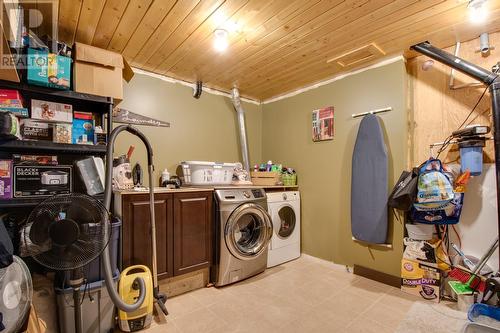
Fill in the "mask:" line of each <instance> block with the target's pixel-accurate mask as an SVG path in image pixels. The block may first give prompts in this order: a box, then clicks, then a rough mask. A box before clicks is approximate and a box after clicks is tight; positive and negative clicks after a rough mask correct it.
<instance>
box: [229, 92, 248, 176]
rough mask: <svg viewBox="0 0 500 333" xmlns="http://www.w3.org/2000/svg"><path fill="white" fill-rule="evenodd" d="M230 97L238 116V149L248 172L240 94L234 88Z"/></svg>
mask: <svg viewBox="0 0 500 333" xmlns="http://www.w3.org/2000/svg"><path fill="white" fill-rule="evenodd" d="M231 96H232V99H233V106H234V109H235V110H236V114H237V116H238V132H239V137H240V147H241V157H242V162H243V167H244V168H245V170H246V171H248V172H250V159H249V157H248V142H247V130H246V125H245V110H243V107H242V106H241V99H240V92H239V90H238V88H236V87H234V88H233V90H232V91H231Z"/></svg>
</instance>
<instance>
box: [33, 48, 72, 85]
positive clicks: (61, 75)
mask: <svg viewBox="0 0 500 333" xmlns="http://www.w3.org/2000/svg"><path fill="white" fill-rule="evenodd" d="M71 61H72V60H71V58H70V57H65V56H62V55H56V54H54V53H49V51H48V49H45V48H42V49H35V48H31V47H30V48H28V56H27V67H28V71H27V81H28V83H29V84H34V85H39V86H44V87H50V88H57V89H63V90H68V89H69V88H70V82H71Z"/></svg>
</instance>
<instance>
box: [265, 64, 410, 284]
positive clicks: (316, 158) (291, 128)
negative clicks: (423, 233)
mask: <svg viewBox="0 0 500 333" xmlns="http://www.w3.org/2000/svg"><path fill="white" fill-rule="evenodd" d="M406 96H407V95H406V70H405V64H404V61H403V60H401V61H397V62H395V63H392V64H389V65H386V66H383V67H379V68H374V69H370V70H367V71H364V72H361V73H358V74H355V75H352V76H349V77H346V78H344V79H341V80H338V81H335V82H333V83H330V84H328V85H325V86H322V87H319V88H316V89H313V90H310V91H307V92H304V93H301V94H299V95H296V96H292V97H289V98H286V99H283V100H280V101H277V102H273V103H270V104H265V105H263V112H262V115H263V118H262V124H263V125H262V157H263V160H264V161H266V160H268V159H270V160H273V161H275V162H280V163H283V164H285V165H289V166H292V167H294V168H295V169H296V170H297V173H298V182H299V186H300V191H301V198H302V250H303V252H305V253H307V254H310V255H313V256H316V257H320V258H323V259H326V260H330V261H334V262H335V263H339V264H347V265H353V264H358V265H362V266H365V267H369V268H372V269H375V270H378V271H382V272H385V273H388V274H392V275H396V276H399V271H400V259H401V254H402V237H403V226H402V225H401V224H400V223H399V222H397V221H395V222H391V224H390V235H389V242H391V243H393V244H394V247H393V249H382V248H380V247H379V248H377V247H371V248H369V247H367V246H363V245H360V244H357V243H355V242H353V241H352V239H351V230H350V228H351V227H350V205H351V203H350V184H351V158H352V151H353V147H354V142H355V139H356V134H357V130H358V126H359V123H360V118H357V119H352V117H351V114H353V113H359V112H364V111H368V110H372V109H377V108H381V107H386V106H392V107H393V111H392V112H388V113H385V114H383V115H381V116H380V117H381V118H382V122H383V127H384V130H385V135H386V143H387V147H388V151H389V156H390V163H389V165H390V171H389V173H390V174H389V179H390V180H391V181H390V184H389V186H390V188H392V185H393V184H394V182H395V181H396V180H397V178H398V176H399V174H400V172H401V170H402V169H404V168H405V166H406V160H407V134H408V131H407V110H406ZM324 106H334V107H335V138H334V140H332V141H324V142H319V143H314V142H312V140H311V111H312V110H314V109H317V108H320V107H324Z"/></svg>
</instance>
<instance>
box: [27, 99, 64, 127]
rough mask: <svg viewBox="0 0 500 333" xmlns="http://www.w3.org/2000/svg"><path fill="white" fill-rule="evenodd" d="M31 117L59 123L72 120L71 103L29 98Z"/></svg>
mask: <svg viewBox="0 0 500 333" xmlns="http://www.w3.org/2000/svg"><path fill="white" fill-rule="evenodd" d="M31 118H33V119H40V120H43V121H53V122H60V123H71V122H73V106H72V105H71V104H64V103H55V102H47V101H41V100H38V99H32V100H31Z"/></svg>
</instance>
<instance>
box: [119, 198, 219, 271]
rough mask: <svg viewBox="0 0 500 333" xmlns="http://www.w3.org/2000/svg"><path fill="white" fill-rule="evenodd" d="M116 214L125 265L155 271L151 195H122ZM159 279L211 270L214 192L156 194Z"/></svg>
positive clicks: (123, 263)
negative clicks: (119, 218) (144, 266)
mask: <svg viewBox="0 0 500 333" xmlns="http://www.w3.org/2000/svg"><path fill="white" fill-rule="evenodd" d="M116 200H118V201H119V202H118V204H117V203H116V202H115V213H116V214H118V215H120V216H121V218H122V223H123V227H122V265H123V267H128V266H130V265H137V264H143V265H144V264H145V265H147V266H148V267H149V268H150V269H152V265H151V262H152V261H151V260H152V247H151V235H150V233H149V230H150V229H149V228H150V225H149V196H148V195H147V194H120V195H118V196H116V197H115V201H116ZM155 216H156V244H157V246H156V252H157V267H158V278H159V279H162V278H167V277H172V276H177V275H181V274H185V273H188V272H191V271H194V270H198V269H202V268H206V267H210V264H211V258H212V244H211V240H212V228H213V222H212V192H208V191H205V192H178V193H155Z"/></svg>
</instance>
